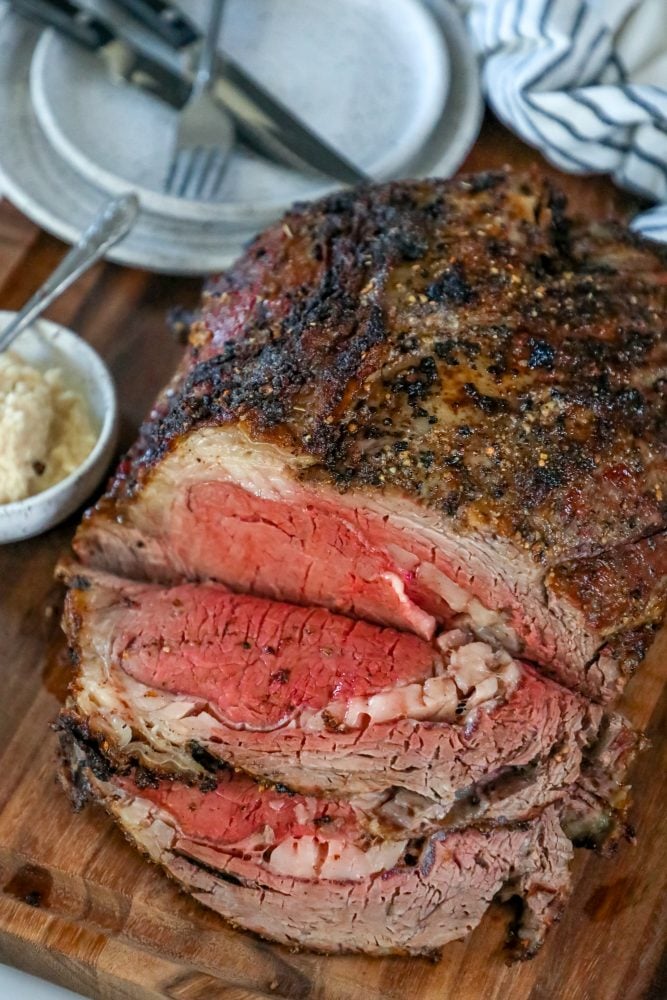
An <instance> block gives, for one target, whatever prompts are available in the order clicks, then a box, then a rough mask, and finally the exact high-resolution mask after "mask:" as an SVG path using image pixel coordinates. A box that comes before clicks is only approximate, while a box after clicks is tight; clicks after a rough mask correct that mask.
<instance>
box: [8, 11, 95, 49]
mask: <svg viewBox="0 0 667 1000" xmlns="http://www.w3.org/2000/svg"><path fill="white" fill-rule="evenodd" d="M10 7H11V8H12V10H15V11H16V13H17V14H22V15H23V17H27V18H29V19H30V20H31V21H37V23H38V24H41V25H49V26H50V27H52V28H56V29H57V30H58V31H60V32H62V34H63V35H67V36H68V37H69V38H72V39H73V40H74V41H75V42H78V43H79V44H80V45H85V47H86V48H87V49H92V50H93V51H96V50H97V49H100V48H102V46H103V45H106V44H107V42H110V41H111V40H112V38H113V37H114V36H113V34H112V32H111V31H109V29H108V28H107V27H106V25H104V24H102V22H101V21H98V20H97V18H96V17H94V16H93V15H91V14H89V13H88V12H87V11H85V10H82V9H81V8H80V7H77V5H76V4H74V3H71V2H70V0H10Z"/></svg>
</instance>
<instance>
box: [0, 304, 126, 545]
mask: <svg viewBox="0 0 667 1000" xmlns="http://www.w3.org/2000/svg"><path fill="white" fill-rule="evenodd" d="M14 315H15V313H12V312H4V311H0V330H2V329H4V327H5V326H6V325H7V323H8V322H9V320H10V319H12V317H13V316H14ZM11 350H12V351H13V352H14V353H16V354H18V355H19V357H21V358H22V359H23V360H24V361H27V362H28V364H31V365H32V366H33V367H34V368H37V369H38V370H39V371H46V370H47V369H48V368H60V370H61V371H62V374H63V380H64V382H65V384H66V385H67V387H68V388H70V389H73V390H74V391H75V392H77V393H78V394H79V395H81V396H83V398H84V400H85V402H86V404H87V406H88V410H89V412H90V416H91V418H92V420H93V422H94V425H95V430H96V431H97V440H96V442H95V445H94V447H93V450H92V451H91V452H90V454H89V455H88V457H87V458H86V459H84V461H83V462H82V463H81V465H80V466H79V467H78V468H77V469H75V470H74V471H73V472H72V473H70V475H69V476H66V477H65V479H61V481H60V482H59V483H55V484H54V485H53V486H50V487H49V488H48V489H46V490H43V491H42V492H41V493H36V494H35V496H32V497H28V498H27V499H26V500H17V501H15V502H14V503H5V504H0V544H2V543H5V542H18V541H20V540H21V539H23V538H32V537H33V536H34V535H39V534H41V533H42V532H43V531H46V530H47V529H48V528H52V527H53V526H54V525H56V524H59V523H60V521H63V520H64V519H65V518H66V517H68V515H69V514H71V513H73V511H75V510H76V509H77V507H80V506H81V504H83V503H84V502H85V501H86V500H87V499H88V497H89V496H90V495H91V493H92V492H93V490H94V489H95V488H96V487H97V486H98V484H99V482H100V479H101V478H102V476H103V475H104V473H105V471H106V469H107V468H108V466H109V463H110V462H111V458H112V455H113V451H114V448H115V447H116V440H117V436H118V407H117V402H116V390H115V387H114V384H113V380H112V378H111V374H110V372H109V369H108V368H107V366H106V365H105V363H104V362H103V361H102V359H101V358H100V356H99V354H97V352H96V351H94V350H93V348H92V347H91V346H90V345H89V344H87V343H86V342H85V340H82V339H81V337H77V335H76V334H75V333H72V331H71V330H68V329H66V327H64V326H60V324H59V323H52V322H51V321H50V320H46V319H39V320H37V321H36V322H35V323H33V325H32V326H31V327H30V328H29V329H28V330H25V331H24V332H23V333H22V334H21V335H20V337H18V339H17V340H15V341H14V343H13V344H12V346H11Z"/></svg>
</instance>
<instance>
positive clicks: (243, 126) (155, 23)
mask: <svg viewBox="0 0 667 1000" xmlns="http://www.w3.org/2000/svg"><path fill="white" fill-rule="evenodd" d="M115 2H116V3H117V4H118V6H120V7H122V8H124V9H125V10H126V11H128V13H130V14H132V16H133V17H135V18H136V19H137V20H138V21H140V22H141V23H142V24H143V25H144V26H145V27H147V28H149V29H150V30H151V31H153V32H154V33H155V34H156V35H157V36H158V37H159V38H161V39H162V40H163V41H164V42H166V43H167V44H168V45H170V46H171V47H173V48H176V49H178V50H179V51H181V52H182V53H184V54H186V55H187V56H188V58H189V61H190V64H191V65H195V64H196V53H197V49H198V47H199V44H200V43H201V39H202V35H201V32H200V30H199V28H198V27H197V25H196V24H195V23H194V22H193V21H191V20H190V19H189V18H188V17H187V16H186V14H185V13H184V12H183V11H182V10H181V8H180V7H178V6H176V5H175V4H173V3H171V2H169V0H115ZM214 72H215V83H214V84H213V87H212V90H213V94H214V96H215V98H216V99H217V100H219V101H220V102H221V103H222V104H224V106H225V107H226V108H227V110H228V111H229V112H230V114H231V115H232V116H233V118H234V122H235V125H236V128H237V130H238V132H239V135H240V136H241V138H242V139H244V140H245V142H247V144H248V145H249V146H251V147H252V148H253V149H256V150H259V151H260V152H263V153H265V154H267V155H268V156H270V157H271V158H272V159H278V160H281V161H282V162H286V163H288V164H289V165H290V166H294V167H296V168H297V169H300V170H303V169H304V167H305V168H306V169H308V168H312V167H315V169H316V170H318V171H320V172H321V173H324V174H327V175H328V176H332V177H336V178H337V179H338V180H342V181H344V182H345V183H346V184H359V183H364V182H368V180H369V178H368V177H367V175H366V174H364V173H363V172H362V171H361V170H359V169H358V167H356V166H355V165H354V164H353V163H350V161H349V160H347V159H346V158H345V157H343V156H342V155H341V154H340V153H338V152H337V150H335V149H333V147H332V146H330V145H329V144H328V143H327V142H325V141H324V140H323V139H322V138H321V137H320V136H318V135H316V134H315V133H314V132H313V131H312V130H311V129H309V128H308V127H307V126H306V125H304V123H303V122H301V121H299V119H298V118H296V116H295V115H294V114H293V113H292V112H291V111H289V110H288V109H287V108H286V107H285V105H284V104H282V103H281V102H279V101H277V100H276V99H275V98H274V97H272V96H271V95H270V94H269V93H268V92H267V91H266V90H265V88H264V87H262V86H260V84H258V83H257V82H256V81H254V80H253V79H252V78H251V77H250V76H249V75H248V74H247V73H246V72H245V71H244V70H243V69H242V67H241V66H239V65H238V64H237V63H235V62H234V61H233V60H231V59H230V58H228V57H227V56H219V57H218V59H217V60H216V64H215V71H214Z"/></svg>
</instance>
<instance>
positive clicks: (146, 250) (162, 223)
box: [0, 0, 482, 274]
mask: <svg viewBox="0 0 667 1000" xmlns="http://www.w3.org/2000/svg"><path fill="white" fill-rule="evenodd" d="M424 3H425V4H426V5H427V6H428V8H429V10H430V11H431V14H432V16H433V18H434V20H435V22H436V23H437V24H438V26H439V28H440V29H441V31H442V36H443V38H444V39H445V44H446V48H447V50H448V52H449V59H450V67H451V69H450V87H449V91H448V98H447V101H446V103H445V107H444V109H443V111H442V113H441V115H440V118H439V120H438V121H437V123H436V124H435V126H434V128H433V131H432V133H431V136H430V138H429V139H428V140H427V142H426V144H425V145H424V146H423V148H422V149H420V150H417V151H415V153H414V156H413V158H412V160H411V161H410V162H408V163H406V164H404V166H403V168H402V169H401V170H400V171H399V174H400V175H401V176H450V175H451V174H452V173H454V171H455V170H456V168H457V167H458V166H459V165H460V163H461V161H462V160H463V159H464V157H465V155H466V153H467V151H468V149H469V148H470V146H471V145H472V143H473V141H474V140H475V138H476V136H477V133H478V130H479V124H480V120H481V113H482V101H481V94H480V85H479V76H478V70H477V65H476V61H475V58H474V55H473V53H472V51H471V49H470V45H469V43H468V40H467V37H466V34H465V31H464V29H463V26H462V24H461V21H460V18H459V16H458V14H457V12H456V11H455V10H454V9H453V7H452V6H451V5H450V4H449V3H447V2H446V0H424ZM3 13H4V16H3ZM39 36H40V32H39V30H38V29H35V28H34V27H33V26H32V25H29V24H28V23H27V22H25V21H22V20H21V19H19V18H16V17H14V16H13V15H11V14H9V13H7V10H6V8H0V136H2V143H0V188H2V190H3V192H4V194H5V195H6V196H7V197H9V198H10V199H11V200H12V201H13V202H14V203H15V204H16V205H17V206H18V208H20V209H21V210H22V211H23V212H25V214H26V215H27V216H28V217H29V218H31V219H33V220H34V221H36V222H37V223H38V224H39V225H41V226H42V227H43V228H44V229H47V230H48V231H49V232H52V233H54V234H55V235H56V236H59V237H61V238H63V239H65V240H67V241H68V242H72V241H74V240H75V239H76V237H77V236H78V235H79V233H80V232H81V230H82V229H83V228H84V227H85V226H86V225H87V224H88V222H89V221H90V219H91V218H92V216H93V215H94V214H95V212H96V211H97V210H98V209H99V207H100V204H101V203H102V201H103V200H104V198H105V197H106V195H107V191H105V190H103V189H102V188H101V187H99V186H98V185H96V184H93V183H91V182H90V181H89V180H87V179H86V178H84V177H82V176H81V174H80V173H79V172H78V171H77V170H76V169H75V168H74V167H73V166H71V165H70V164H69V163H68V162H67V161H66V160H65V159H64V158H63V157H62V156H60V155H59V154H58V153H57V152H56V151H55V150H54V148H53V147H52V146H51V144H50V142H49V141H48V140H47V138H46V136H45V135H44V132H43V129H42V128H41V126H40V124H39V122H38V120H37V118H36V116H35V113H34V111H33V108H32V103H31V100H30V89H29V83H30V81H29V77H30V59H31V57H32V54H33V52H34V49H35V45H36V43H37V41H38V39H39ZM276 169H280V168H276ZM284 173H285V174H286V175H288V176H290V177H291V178H292V179H293V180H294V182H295V188H294V189H293V191H292V194H291V195H290V196H289V197H286V198H285V200H284V202H281V203H280V204H277V203H276V204H275V205H274V206H273V208H274V209H275V210H274V211H272V213H271V215H270V217H266V214H265V213H264V211H263V210H262V211H256V212H249V213H248V217H247V218H244V219H243V221H240V222H237V223H235V224H232V223H231V222H226V223H221V222H218V221H215V220H211V219H210V217H208V218H207V219H206V220H201V219H194V218H176V217H170V216H167V215H163V214H160V213H159V212H152V211H150V209H149V208H148V207H146V206H144V207H143V208H142V211H141V213H140V216H139V219H138V220H137V223H136V225H135V227H134V228H133V230H132V232H131V233H130V234H129V236H128V237H126V238H125V239H124V240H123V241H122V243H120V244H119V245H118V246H116V247H114V248H113V249H112V250H111V251H110V252H109V254H108V256H109V258H110V259H111V260H115V261H117V262H118V263H122V264H128V265H132V266H137V267H145V268H148V269H150V270H154V271H161V272H165V273H172V274H204V273H207V272H215V271H219V270H222V269H224V268H225V267H227V266H228V265H229V264H230V263H231V262H232V261H233V260H234V259H235V258H236V257H237V256H238V255H239V253H240V252H241V251H242V249H243V246H244V244H245V243H246V242H247V241H248V240H249V239H250V238H251V237H252V236H253V234H254V233H255V232H256V231H257V230H258V229H260V228H262V227H263V226H264V225H266V224H267V223H268V222H269V221H271V219H273V218H276V217H278V216H279V215H280V214H281V212H282V211H283V210H284V209H285V208H287V206H288V205H289V204H290V203H291V201H292V200H293V199H294V198H296V197H300V196H301V193H300V190H299V189H298V184H299V183H301V184H304V183H305V184H308V183H312V181H311V180H310V179H309V178H305V177H304V176H302V175H300V174H297V173H294V172H292V171H288V170H285V171H284ZM332 188H333V186H330V187H329V188H326V189H321V190H320V191H317V192H311V193H312V194H313V195H315V194H321V193H323V191H324V190H332ZM221 207H222V206H221Z"/></svg>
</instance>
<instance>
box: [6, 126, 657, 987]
mask: <svg viewBox="0 0 667 1000" xmlns="http://www.w3.org/2000/svg"><path fill="white" fill-rule="evenodd" d="M504 163H509V164H512V165H513V166H518V167H522V168H523V167H528V166H530V165H531V164H537V165H538V166H540V167H544V164H543V162H542V161H541V160H540V157H539V156H538V155H537V154H536V153H534V152H533V151H532V150H530V149H528V148H527V147H526V146H524V145H522V144H521V143H520V142H519V141H518V140H516V139H514V138H513V137H511V136H510V135H509V134H508V133H507V132H506V131H505V130H504V129H503V128H502V127H501V126H499V125H498V124H497V123H495V122H493V121H491V120H489V121H487V122H486V123H485V126H484V130H483V133H482V136H481V137H480V140H479V141H478V143H477V145H476V146H475V148H474V150H473V151H472V153H471V155H470V156H469V158H468V161H467V164H466V166H467V167H468V168H470V169H486V168H488V167H497V166H500V165H502V164H504ZM549 172H550V173H551V174H552V175H554V176H555V177H557V179H558V181H559V183H560V184H561V186H562V187H564V188H565V190H566V191H567V192H568V194H569V196H570V198H571V202H572V204H573V205H574V206H575V207H576V208H579V209H581V210H584V211H586V212H587V213H588V214H589V215H591V216H593V217H604V216H609V215H615V216H617V217H620V218H623V217H624V216H626V215H627V214H628V213H629V212H631V211H633V210H634V208H635V207H636V206H635V205H634V204H633V203H632V201H631V199H629V198H628V197H627V196H625V195H623V194H621V193H620V192H618V191H616V190H615V189H614V188H613V187H612V186H611V184H610V183H609V182H607V181H604V180H600V179H590V178H573V177H565V176H563V175H559V174H557V172H556V171H554V170H550V171H549ZM64 251H65V248H64V247H63V245H62V244H61V243H59V242H58V241H57V240H55V239H53V238H52V237H50V236H48V235H46V234H44V233H42V232H40V230H39V229H37V227H36V226H34V225H33V224H32V223H31V222H29V221H28V220H26V219H25V218H23V217H22V216H21V215H20V214H19V213H18V212H17V211H16V210H15V209H13V208H12V207H11V206H10V205H8V204H7V203H6V202H3V203H0V307H1V308H5V309H14V308H17V307H18V306H20V305H21V304H22V303H23V302H24V301H25V300H26V298H27V297H28V295H29V294H30V292H32V291H33V290H34V289H35V288H36V287H37V285H38V284H39V283H40V282H41V281H42V280H43V279H44V277H45V276H46V275H47V274H48V272H49V271H50V270H51V269H52V268H53V267H54V265H55V264H56V263H57V261H58V260H59V259H60V257H61V256H62V254H63V253H64ZM198 291H199V282H198V281H193V280H191V279H181V278H169V277H161V276H156V275H152V274H150V273H148V272H145V271H139V270H129V269H125V268H120V267H117V266H114V265H111V264H100V265H98V266H97V267H95V268H94V269H93V271H92V272H91V273H90V274H88V275H86V276H85V277H84V278H83V279H82V280H81V281H80V282H79V283H78V284H77V285H76V286H75V287H74V288H72V289H71V290H70V291H69V292H68V293H67V294H66V295H65V296H63V298H62V299H61V300H60V301H59V302H57V303H56V304H55V305H54V306H53V308H52V309H51V311H50V313H49V315H50V316H51V317H52V318H53V319H55V320H57V321H59V322H61V323H64V324H66V325H67V326H69V327H72V328H73V329H74V330H76V331H77V332H79V333H80V334H82V336H83V337H85V338H86V340H88V341H89V342H90V343H91V344H93V345H94V346H95V347H96V348H97V350H98V351H99V352H100V353H101V354H102V355H103V356H104V358H105V359H106V360H107V362H108V363H109V365H110V367H111V370H112V372H113V374H114V377H115V379H116V382H117V385H118V390H119V398H120V406H121V416H122V430H121V445H122V446H123V447H125V446H127V445H128V444H129V443H130V441H131V440H132V437H133V436H134V434H135V432H136V428H137V425H138V423H139V422H140V420H141V418H142V416H143V415H144V413H145V412H146V410H147V408H148V406H149V405H150V402H151V399H152V397H153V396H154V394H155V393H156V391H157V389H158V388H159V387H160V385H161V384H162V383H163V382H164V381H166V379H167V378H168V376H169V375H170V374H171V372H172V369H173V367H174V366H175V364H176V361H177V359H178V357H179V354H180V350H181V349H180V346H179V345H178V343H177V342H176V340H175V338H174V337H173V335H172V334H171V333H170V332H169V331H168V329H167V324H166V322H165V317H166V314H167V312H168V311H169V310H170V309H171V308H173V307H174V306H178V305H182V306H185V307H188V306H190V305H193V304H194V303H195V302H196V299H197V295H198ZM75 523H76V518H72V519H71V520H70V521H69V522H68V523H66V524H64V525H62V526H61V527H59V528H57V529H55V530H53V531H51V532H49V533H48V534H46V535H44V536H42V537H41V538H38V539H34V540H31V541H27V542H22V543H21V544H16V545H8V546H5V547H4V548H0V680H1V684H2V695H1V697H0V960H2V961H4V962H8V963H11V964H15V965H17V966H19V967H21V968H24V969H26V970H28V971H31V972H35V973H37V974H38V975H42V976H44V977H46V978H48V979H52V980H54V981H56V982H59V983H62V984H64V985H67V986H70V987H71V988H73V989H75V990H78V991H79V992H82V993H84V994H87V995H90V996H91V997H103V998H110V1000H111V998H113V1000H117V998H123V997H127V998H136V997H141V998H148V997H151V998H152V997H174V998H183V1000H212V998H224V1000H242V998H256V997H285V998H289V1000H296V998H304V1000H305V998H313V1000H314V998H321V1000H325V998H326V1000H352V998H357V997H365V998H368V1000H379V998H406V1000H408V998H409V1000H412V998H423V1000H435V998H436V997H437V998H438V1000H448V998H451V1000H454V998H455V1000H478V998H479V1000H481V998H484V1000H487V998H488V1000H507V998H512V1000H528V998H530V1000H556V998H559V1000H560V998H562V1000H637V998H640V997H641V998H644V1000H649V998H651V1000H659V998H660V1000H663V998H665V997H667V967H666V965H665V963H664V961H662V962H661V957H662V955H663V951H664V945H665V930H666V927H667V893H666V892H665V875H666V871H667V865H666V863H665V851H666V849H667V821H666V812H667V810H666V808H665V801H666V797H665V791H666V778H665V775H666V773H667V739H665V725H666V723H667V697H665V696H664V695H663V691H664V681H665V679H666V677H667V656H666V655H661V649H662V650H663V651H665V650H667V643H665V642H663V643H661V646H660V648H657V649H656V650H655V651H654V653H653V654H652V656H651V657H650V659H649V661H648V662H647V663H646V664H645V665H644V667H643V669H642V671H641V672H640V674H639V676H638V677H637V678H636V679H635V680H634V681H633V682H632V683H631V685H630V687H629V690H628V692H627V695H626V697H625V699H624V705H623V708H624V709H625V710H626V712H627V713H628V714H629V716H630V718H631V719H632V720H633V721H634V722H635V723H636V724H638V725H640V726H643V727H644V728H645V729H647V731H648V734H649V736H650V737H651V739H652V741H653V746H652V749H651V750H649V751H647V752H646V753H645V754H644V755H643V757H642V758H641V759H640V761H639V763H638V765H637V766H636V768H635V772H634V784H635V788H636V798H637V804H636V807H635V809H634V813H633V820H634V822H635V824H636V826H637V828H638V845H637V846H635V847H633V846H631V845H629V844H628V845H623V846H622V847H621V848H620V850H619V852H618V855H617V857H616V858H615V859H613V860H611V861H610V860H604V859H600V858H597V857H596V856H594V855H592V854H590V853H587V852H584V851H581V852H578V855H577V858H576V862H575V890H574V894H573V899H572V901H571V904H570V906H569V908H568V910H567V911H566V914H565V916H564V918H563V920H562V922H561V924H560V926H559V927H557V928H555V929H554V930H553V931H552V933H551V936H550V938H549V939H548V941H547V944H546V945H545V947H544V949H543V951H542V952H541V954H540V955H539V956H538V957H537V958H536V959H535V960H534V961H533V962H530V963H525V964H522V965H519V966H512V967H509V966H508V965H507V964H506V962H505V955H504V953H503V950H502V940H503V935H504V930H505V925H506V921H507V912H506V911H505V910H503V908H501V907H500V906H498V907H495V908H492V910H491V912H490V913H489V914H488V916H487V917H486V918H485V919H484V921H483V923H482V925H481V926H480V927H479V928H478V929H477V930H476V931H475V933H474V934H473V935H472V936H471V937H470V938H469V940H468V941H467V942H463V943H454V944H452V945H450V946H448V947H447V948H446V949H445V951H444V956H443V959H442V961H441V962H440V963H439V964H432V963H429V962H427V961H424V960H416V959H413V960H410V959H393V958H392V959H383V960H374V959H366V958H363V957H342V958H322V957H318V956H314V955H308V954H293V953H290V952H289V951H288V950H287V949H285V948H282V947H278V946H273V945H270V944H266V943H263V942H260V941H257V940H255V939H253V938H251V937H250V936H249V935H245V934H241V933H237V932H234V931H232V930H230V929H229V928H227V927H226V926H225V924H224V923H223V922H222V921H221V920H219V919H218V918H217V917H216V916H215V915H214V914H212V913H210V912H208V911H206V910H204V909H203V908H201V907H199V906H198V905H197V904H196V903H195V902H194V901H192V900H191V899H189V898H187V897H185V896H183V895H182V894H180V893H179V892H178V891H177V889H176V888H175V887H174V886H173V885H172V884H171V883H170V882H169V881H168V880H167V879H166V878H165V877H164V876H162V875H161V874H160V873H159V872H158V871H157V870H155V869H154V868H151V867H150V866H149V865H147V864H146V863H144V862H143V861H142V860H141V859H140V858H139V857H138V855H137V854H136V853H135V852H134V851H133V850H132V849H131V848H130V847H129V846H128V845H127V844H126V843H125V842H124V840H123V838H122V836H121V835H120V833H119V832H118V831H117V830H116V829H115V828H114V826H113V825H112V823H111V822H110V821H109V820H108V819H106V818H105V817H104V816H103V815H101V814H100V813H99V812H97V811H96V810H94V809H88V810H87V811H86V812H85V813H84V814H82V815H79V816H74V815H73V814H72V812H71V810H70V808H69V805H68V802H67V801H66V799H65V796H64V795H63V793H62V792H61V791H60V789H59V787H58V786H57V785H56V782H55V779H54V772H55V739H54V736H53V734H52V733H51V732H50V731H49V722H50V721H51V720H52V719H53V717H54V715H55V714H56V711H57V706H58V701H59V699H60V698H62V696H63V692H64V687H65V685H66V682H67V666H66V662H65V660H64V658H63V655H62V643H61V640H60V637H59V628H58V617H59V609H60V600H61V595H60V592H59V588H58V587H57V586H56V585H55V584H54V583H53V579H52V572H53V567H54V564H55V562H56V559H57V557H58V555H59V554H60V553H61V552H63V551H64V550H66V549H67V546H68V544H69V541H70V538H71V535H72V531H73V528H74V525H75Z"/></svg>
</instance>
